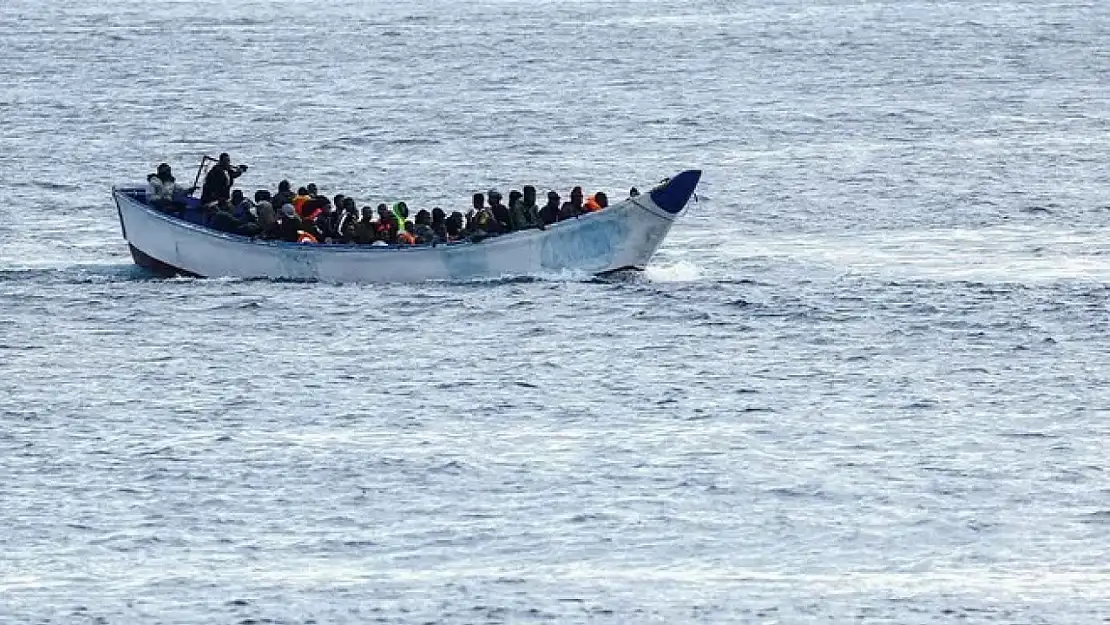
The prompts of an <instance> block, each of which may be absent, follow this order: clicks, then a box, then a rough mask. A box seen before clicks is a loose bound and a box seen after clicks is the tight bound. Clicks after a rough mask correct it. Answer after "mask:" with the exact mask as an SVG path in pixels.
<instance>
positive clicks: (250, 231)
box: [205, 204, 261, 237]
mask: <svg viewBox="0 0 1110 625" xmlns="http://www.w3.org/2000/svg"><path fill="white" fill-rule="evenodd" d="M205 224H206V225H207V226H208V227H209V228H211V229H213V230H219V231H220V232H227V233H230V234H239V235H242V236H245V237H254V236H258V235H259V233H261V229H260V228H259V227H258V226H257V225H255V224H253V223H248V222H245V221H242V220H239V219H236V218H235V215H233V214H232V212H231V209H230V208H229V207H227V206H225V205H223V204H216V205H215V207H214V209H213V210H212V212H210V213H209V214H208V219H207V221H206V222H205Z"/></svg>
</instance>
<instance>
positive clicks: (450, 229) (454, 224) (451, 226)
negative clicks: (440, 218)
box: [446, 211, 463, 236]
mask: <svg viewBox="0 0 1110 625" xmlns="http://www.w3.org/2000/svg"><path fill="white" fill-rule="evenodd" d="M462 225H463V216H462V213H460V212H459V211H455V212H453V213H451V216H450V217H448V218H447V223H446V226H447V234H450V235H452V236H455V235H457V234H459V233H460V232H462Z"/></svg>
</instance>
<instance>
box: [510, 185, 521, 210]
mask: <svg viewBox="0 0 1110 625" xmlns="http://www.w3.org/2000/svg"><path fill="white" fill-rule="evenodd" d="M522 197H524V196H523V194H521V192H520V191H517V190H516V189H513V190H512V191H509V206H512V205H514V204H516V203H517V202H519V201H520V198H522Z"/></svg>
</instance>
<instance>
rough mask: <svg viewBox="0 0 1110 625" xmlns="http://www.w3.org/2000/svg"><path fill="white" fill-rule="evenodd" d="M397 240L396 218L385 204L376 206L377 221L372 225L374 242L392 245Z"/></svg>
mask: <svg viewBox="0 0 1110 625" xmlns="http://www.w3.org/2000/svg"><path fill="white" fill-rule="evenodd" d="M396 238H397V216H396V215H394V214H393V211H391V210H389V207H388V206H386V205H385V204H378V221H377V223H376V224H375V225H374V240H375V241H385V242H386V244H389V243H393V241H394V239H396Z"/></svg>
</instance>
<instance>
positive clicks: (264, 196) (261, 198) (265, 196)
mask: <svg viewBox="0 0 1110 625" xmlns="http://www.w3.org/2000/svg"><path fill="white" fill-rule="evenodd" d="M271 197H272V196H271V195H270V192H269V191H267V190H266V189H259V190H257V191H255V192H254V201H255V202H267V201H269V200H270V198H271Z"/></svg>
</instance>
